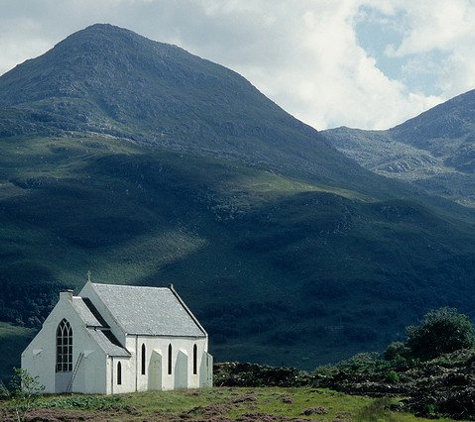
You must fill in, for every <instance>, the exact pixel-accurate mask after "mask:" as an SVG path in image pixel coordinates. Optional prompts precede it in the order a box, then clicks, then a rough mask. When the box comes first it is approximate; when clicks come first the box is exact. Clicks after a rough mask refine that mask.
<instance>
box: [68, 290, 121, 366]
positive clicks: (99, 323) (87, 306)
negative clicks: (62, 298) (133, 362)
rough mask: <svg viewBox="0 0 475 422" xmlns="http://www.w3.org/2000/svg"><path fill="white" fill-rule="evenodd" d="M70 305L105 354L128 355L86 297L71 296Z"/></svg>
mask: <svg viewBox="0 0 475 422" xmlns="http://www.w3.org/2000/svg"><path fill="white" fill-rule="evenodd" d="M72 305H73V307H74V309H75V310H76V312H77V314H78V315H79V317H80V318H81V319H82V320H83V321H84V323H85V325H86V327H87V328H88V332H89V334H90V335H91V336H92V338H93V339H94V340H95V341H96V342H97V344H98V345H99V347H100V348H101V349H102V350H103V351H104V352H105V353H106V354H108V355H109V356H119V357H128V356H130V353H129V352H128V351H127V350H126V349H124V348H123V347H122V346H121V345H120V343H119V341H118V340H117V339H116V338H115V337H114V335H113V334H112V332H111V330H110V329H109V327H108V326H107V324H106V323H105V321H104V320H103V319H102V318H101V317H100V316H99V315H98V314H97V310H96V309H95V308H94V306H93V305H92V304H91V303H90V302H88V299H83V298H82V297H79V296H73V298H72ZM95 314H96V315H95Z"/></svg>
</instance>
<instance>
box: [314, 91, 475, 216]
mask: <svg viewBox="0 0 475 422" xmlns="http://www.w3.org/2000/svg"><path fill="white" fill-rule="evenodd" d="M474 116H475V90H471V91H468V92H466V93H464V94H461V95H458V96H456V97H454V98H452V99H450V100H448V101H446V102H445V103H443V104H439V105H437V106H435V107H434V108H432V109H430V110H428V111H426V112H424V113H422V114H420V115H419V116H416V117H414V118H412V119H409V120H408V121H406V122H404V123H402V124H400V125H398V126H395V127H394V128H391V129H388V130H383V131H364V130H358V129H349V128H344V127H342V128H336V129H330V130H327V131H324V132H323V135H324V136H325V137H326V138H327V139H328V141H329V142H330V143H332V145H334V146H335V147H336V148H337V149H338V150H340V151H341V152H343V153H345V155H347V156H348V157H349V158H352V159H354V160H356V161H357V162H358V163H359V164H361V165H362V166H363V167H365V168H367V169H368V170H371V171H374V172H375V173H377V174H381V175H383V176H386V177H389V178H393V179H398V180H403V181H408V182H410V183H412V184H413V185H414V186H418V187H421V188H423V189H424V190H425V191H426V192H428V193H429V194H431V195H438V196H440V197H443V198H446V199H449V200H452V201H454V202H456V203H459V204H462V205H466V206H468V207H471V208H473V207H474V206H475V190H474V189H473V186H474V183H475V177H474V174H475V137H474V133H475V119H474Z"/></svg>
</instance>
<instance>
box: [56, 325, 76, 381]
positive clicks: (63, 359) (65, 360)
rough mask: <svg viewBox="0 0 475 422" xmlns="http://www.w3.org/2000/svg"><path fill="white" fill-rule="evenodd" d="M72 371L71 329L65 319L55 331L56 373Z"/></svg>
mask: <svg viewBox="0 0 475 422" xmlns="http://www.w3.org/2000/svg"><path fill="white" fill-rule="evenodd" d="M72 370H73V329H72V328H71V325H69V322H68V321H66V320H65V319H63V320H61V322H60V323H59V325H58V328H57V329H56V372H69V371H72Z"/></svg>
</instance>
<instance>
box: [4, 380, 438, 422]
mask: <svg viewBox="0 0 475 422" xmlns="http://www.w3.org/2000/svg"><path fill="white" fill-rule="evenodd" d="M397 403H398V400H397V399H388V398H381V399H373V398H369V397H358V396H348V395H345V394H341V393H336V392H333V391H330V390H321V389H310V388H224V387H223V388H219V387H215V388H210V389H203V390H179V391H168V392H162V391H160V392H148V393H135V394H124V395H115V396H89V395H80V396H79V395H72V396H49V397H41V398H40V399H39V400H38V401H37V403H36V405H35V409H33V410H31V411H30V412H28V414H27V415H26V420H62V421H73V420H87V421H179V420H190V421H197V420H200V421H234V420H236V421H248V422H250V421H290V420H293V421H334V422H336V421H339V422H346V421H364V422H370V421H421V422H422V421H428V420H429V419H423V418H417V417H415V416H413V415H411V414H408V413H401V412H396V411H391V410H389V407H390V406H391V405H397ZM1 405H2V408H1V409H2V412H3V414H2V413H0V416H3V418H4V420H8V417H9V416H8V415H9V413H8V409H7V408H8V402H3V403H1ZM35 418H36V419H35ZM440 421H444V419H440Z"/></svg>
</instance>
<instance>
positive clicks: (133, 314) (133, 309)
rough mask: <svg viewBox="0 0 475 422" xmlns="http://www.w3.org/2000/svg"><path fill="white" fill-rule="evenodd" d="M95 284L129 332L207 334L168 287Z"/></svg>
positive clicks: (111, 310)
mask: <svg viewBox="0 0 475 422" xmlns="http://www.w3.org/2000/svg"><path fill="white" fill-rule="evenodd" d="M91 285H92V287H93V288H94V290H95V291H96V293H97V294H98V296H99V297H100V299H101V300H102V301H103V303H104V304H105V305H106V306H107V308H108V309H109V311H110V313H111V314H112V316H113V318H114V319H115V320H116V321H117V322H118V323H119V325H120V326H121V327H122V328H123V329H124V331H125V332H126V333H127V334H132V335H153V336H168V337H205V336H206V333H205V331H204V330H203V329H202V327H201V326H200V325H199V323H198V322H197V321H196V320H195V318H194V317H193V315H192V314H191V312H190V311H189V310H188V309H187V307H186V306H185V305H184V304H183V303H182V302H181V300H180V299H179V298H178V296H177V295H176V293H175V292H174V291H173V290H172V289H170V288H168V287H144V286H124V285H116V284H97V283H91Z"/></svg>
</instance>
